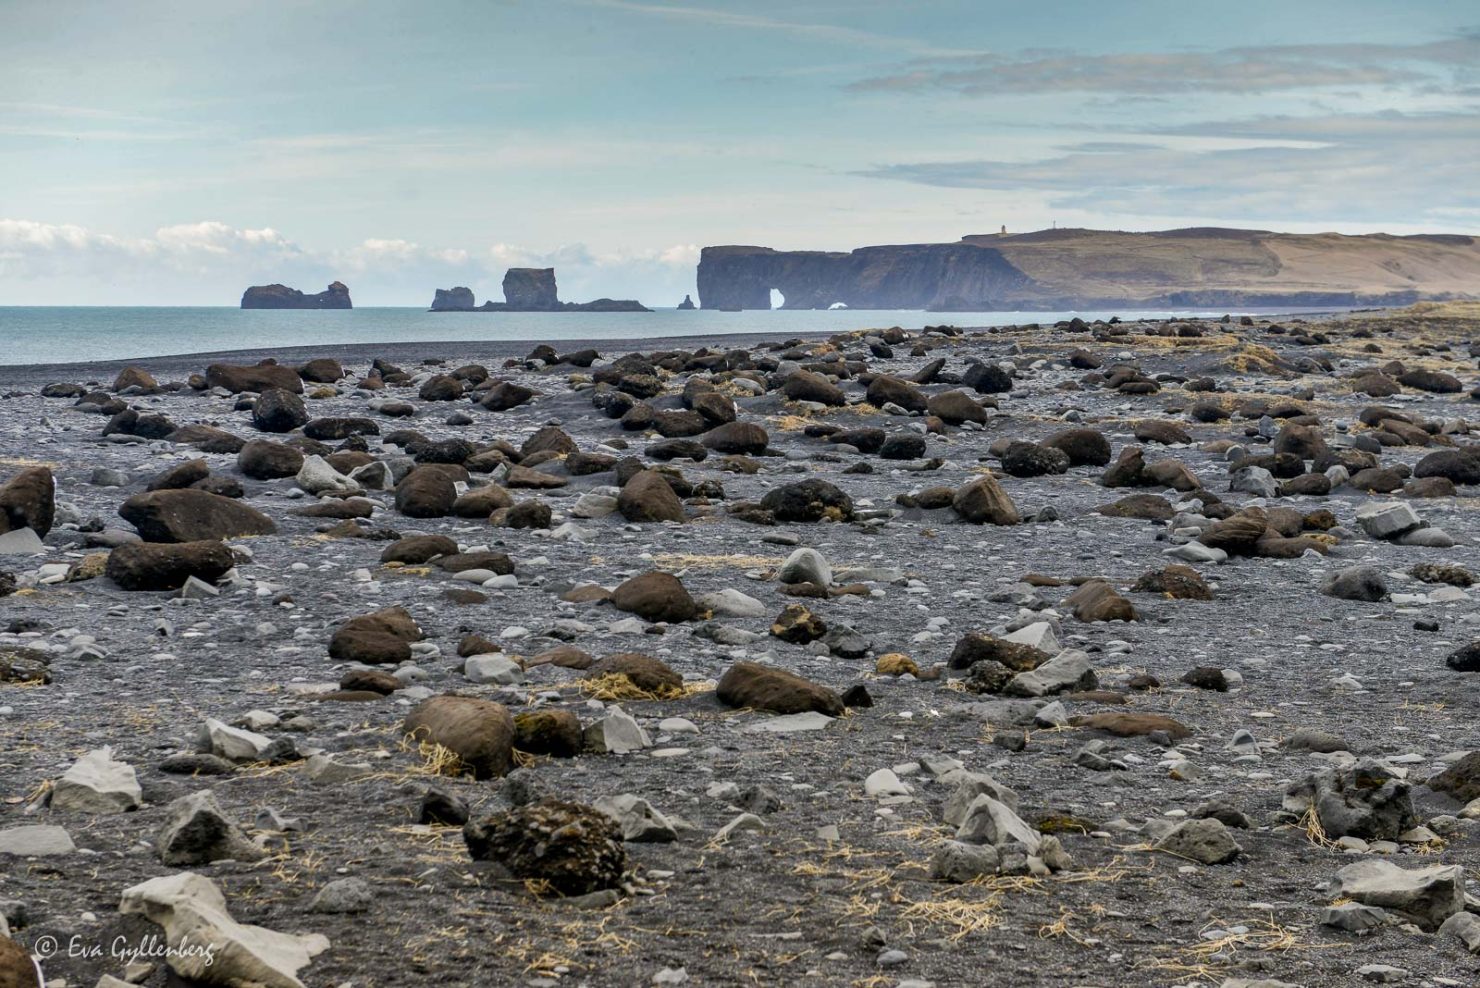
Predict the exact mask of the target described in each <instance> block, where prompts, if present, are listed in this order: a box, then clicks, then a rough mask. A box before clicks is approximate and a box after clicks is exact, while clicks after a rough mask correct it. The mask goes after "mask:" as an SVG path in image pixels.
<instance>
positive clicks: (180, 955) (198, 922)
mask: <svg viewBox="0 0 1480 988" xmlns="http://www.w3.org/2000/svg"><path fill="white" fill-rule="evenodd" d="M118 911H119V912H120V913H122V914H123V915H125V916H130V915H135V916H143V917H144V918H145V919H147V920H149V921H150V922H152V923H156V924H158V925H159V926H162V927H163V928H164V939H165V945H164V947H165V948H166V949H167V950H168V954H167V956H168V963H169V967H170V969H171V970H172V971H173V972H174V974H175V975H177V976H178V977H179V978H180V979H183V981H184V982H185V983H189V984H209V985H222V986H226V988H247V986H251V988H303V982H302V981H300V980H299V979H298V972H299V971H300V970H301V969H303V968H304V967H307V966H308V964H309V963H310V962H311V961H312V960H313V958H314V957H316V956H317V955H319V954H321V953H323V952H324V951H326V950H328V949H329V940H328V939H327V938H326V937H324V936H322V935H321V934H318V933H310V934H306V935H303V936H294V935H291V934H286V933H278V932H275V931H273V930H269V929H266V928H264V927H261V926H249V925H247V924H244V923H238V922H237V921H236V920H234V919H232V918H231V914H230V913H229V912H228V911H227V909H226V897H225V896H223V895H222V894H221V890H220V889H218V888H217V887H216V885H215V884H214V883H213V882H212V881H211V880H210V879H208V878H204V877H202V876H200V875H197V874H195V873H193V872H189V871H183V872H180V873H178V874H175V875H166V876H164V877H162V878H154V879H151V880H149V881H147V882H144V883H143V884H140V885H134V886H132V887H130V888H127V889H124V891H123V897H122V898H121V900H120V901H119V904H118ZM206 945H210V946H212V947H214V948H215V949H213V950H206V949H204V947H205V946H206ZM161 953H165V949H161Z"/></svg>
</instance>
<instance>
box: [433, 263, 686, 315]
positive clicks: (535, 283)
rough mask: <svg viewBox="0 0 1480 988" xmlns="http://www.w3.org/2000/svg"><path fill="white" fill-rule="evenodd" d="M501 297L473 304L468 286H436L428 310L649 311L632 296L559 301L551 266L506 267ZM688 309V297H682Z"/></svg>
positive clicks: (471, 293)
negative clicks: (496, 299) (501, 298)
mask: <svg viewBox="0 0 1480 988" xmlns="http://www.w3.org/2000/svg"><path fill="white" fill-rule="evenodd" d="M503 287H504V300H503V301H502V302H493V301H488V302H484V303H483V304H482V305H474V304H473V291H472V289H470V288H461V287H459V288H438V289H437V292H436V295H434V296H433V297H432V308H431V311H432V312H651V311H652V310H651V309H649V308H647V307H646V306H645V305H643V304H642V303H641V302H638V301H635V300H634V299H617V298H598V299H594V300H592V301H590V302H562V301H560V296H559V295H558V294H557V292H556V289H555V269H554V268H509V270H508V271H506V272H505V273H504V286H503ZM684 301H685V302H687V303H688V307H689V308H690V309H692V308H694V303H693V301H692V300H691V299H688V298H687V297H685V299H684Z"/></svg>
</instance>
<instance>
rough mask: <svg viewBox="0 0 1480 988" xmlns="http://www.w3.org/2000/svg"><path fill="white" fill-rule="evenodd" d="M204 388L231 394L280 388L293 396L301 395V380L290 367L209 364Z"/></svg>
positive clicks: (265, 364)
mask: <svg viewBox="0 0 1480 988" xmlns="http://www.w3.org/2000/svg"><path fill="white" fill-rule="evenodd" d="M206 387H208V388H225V389H226V390H227V391H230V392H231V393H232V394H240V393H241V392H243V391H255V392H258V393H259V394H260V393H262V392H264V391H267V390H269V389H271V388H282V389H283V390H284V391H291V392H292V393H293V394H295V395H301V394H303V379H302V378H300V377H299V376H298V372H297V371H295V370H294V369H293V368H291V367H280V366H278V365H277V364H274V363H262V364H256V365H254V366H251V367H245V366H239V365H235V364H211V365H210V366H209V367H207V368H206Z"/></svg>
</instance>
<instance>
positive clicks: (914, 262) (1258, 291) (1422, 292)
mask: <svg viewBox="0 0 1480 988" xmlns="http://www.w3.org/2000/svg"><path fill="white" fill-rule="evenodd" d="M698 281H699V301H700V304H701V305H702V306H703V307H704V308H706V309H768V308H770V307H771V299H770V294H771V290H772V289H776V290H778V291H780V292H781V294H782V295H784V296H785V302H784V303H783V305H782V307H783V308H786V309H823V308H828V307H830V306H832V305H834V304H837V303H842V304H844V305H847V306H848V307H849V308H857V309H934V310H940V311H952V310H954V311H991V310H1002V309H1066V308H1107V307H1122V306H1153V307H1169V306H1176V307H1181V306H1210V307H1219V306H1307V305H1308V306H1348V305H1375V304H1382V305H1406V304H1409V303H1411V302H1414V301H1417V300H1420V299H1445V298H1474V297H1480V241H1477V240H1476V238H1473V237H1463V236H1415V237H1392V236H1387V235H1385V234H1372V235H1368V236H1340V235H1336V234H1308V235H1307V234H1280V233H1269V232H1266V231H1260V230H1223V229H1188V230H1168V231H1162V232H1155V233H1122V232H1109V231H1100V230H1042V231H1039V232H1037V233H1029V234H1021V235H1016V236H1007V235H990V236H973V237H965V238H963V239H962V240H961V241H959V242H957V243H951V244H906V245H900V246H889V247H863V248H859V249H858V250H854V251H850V252H848V253H834V252H826V251H776V250H771V249H770V248H767V247H742V246H727V247H706V248H705V249H704V251H703V253H702V254H701V255H700V259H699V272H698Z"/></svg>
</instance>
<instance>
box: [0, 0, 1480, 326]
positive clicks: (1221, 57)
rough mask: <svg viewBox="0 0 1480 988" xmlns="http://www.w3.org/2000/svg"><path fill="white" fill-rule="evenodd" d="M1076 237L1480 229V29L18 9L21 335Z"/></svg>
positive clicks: (1052, 11)
mask: <svg viewBox="0 0 1480 988" xmlns="http://www.w3.org/2000/svg"><path fill="white" fill-rule="evenodd" d="M1055 223H1056V224H1057V225H1058V226H1061V227H1063V226H1087V227H1095V228H1109V229H1136V230H1144V229H1164V228H1170V227H1178V226H1193V225H1224V226H1242V227H1258V228H1263V229H1277V230H1290V231H1305V232H1314V231H1325V230H1334V231H1339V232H1347V233H1361V232H1372V231H1379V230H1380V231H1386V232H1389V233H1399V234H1401V233H1419V232H1453V233H1480V5H1477V4H1475V3H1473V2H1440V0H1384V2H1376V0H1302V2H1300V3H1291V2H1290V0H1280V2H1265V0H1242V2H1240V3H1236V4H1231V3H1226V2H1217V3H1213V2H1206V0H1177V2H1163V0H1137V2H1134V3H1106V2H1103V0H1043V2H1039V3H1032V4H1025V3H1022V2H1021V0H1013V2H1011V3H1000V2H995V0H910V2H889V3H885V2H876V0H788V2H773V0H744V2H724V0H705V2H696V3H676V2H659V0H531V2H519V0H508V2H499V0H473V2H463V0H420V2H381V0H356V2H338V0H319V2H308V0H297V2H279V0H250V2H248V0H209V2H205V3H202V2H199V0H191V2H153V0H131V2H129V3H118V2H116V0H108V2H88V0H36V2H32V0H0V305H61V304H74V305H233V304H235V303H236V302H237V300H238V299H239V297H240V294H241V291H242V289H243V288H245V287H246V286H247V285H250V284H263V283H269V282H283V283H286V284H289V285H292V286H294V287H297V288H301V289H304V290H307V291H317V290H320V289H322V287H323V286H324V285H325V284H327V283H328V282H329V281H330V280H332V279H339V280H342V281H344V282H346V283H347V284H348V285H349V287H350V290H351V293H352V295H353V296H354V299H355V302H356V304H357V305H361V306H364V305H416V306H424V305H426V304H428V303H430V301H431V298H432V294H433V291H434V289H436V288H439V287H444V288H445V287H451V286H453V285H466V286H468V287H470V288H472V289H473V290H474V292H475V293H476V295H477V298H478V300H479V301H480V302H481V301H482V300H483V299H484V298H486V297H494V298H498V297H499V294H500V289H499V283H500V281H501V279H502V275H503V271H504V269H505V268H507V267H510V266H541V267H543V266H554V267H555V269H556V274H557V277H558V279H559V283H560V291H561V297H562V298H565V299H568V300H573V301H584V300H586V299H589V298H594V297H598V296H613V297H618V298H633V297H636V298H639V299H641V300H642V301H644V302H646V303H647V304H649V305H652V306H671V305H674V304H677V302H678V301H679V300H680V299H681V298H682V297H683V295H684V294H685V293H691V292H693V291H694V269H695V265H696V263H697V261H698V255H699V250H700V248H701V247H703V246H705V245H709V244H725V243H743V244H762V245H766V246H771V247H776V248H780V249H829V250H847V249H851V248H853V247H857V246H863V245H866V244H880V243H918V242H938V241H950V240H955V239H957V238H959V237H960V236H963V235H966V234H972V233H984V232H993V231H996V230H997V229H999V228H1000V227H1001V226H1003V225H1005V226H1007V227H1008V229H1009V230H1010V231H1025V230H1032V229H1040V228H1044V227H1048V226H1050V225H1053V224H1055Z"/></svg>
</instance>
